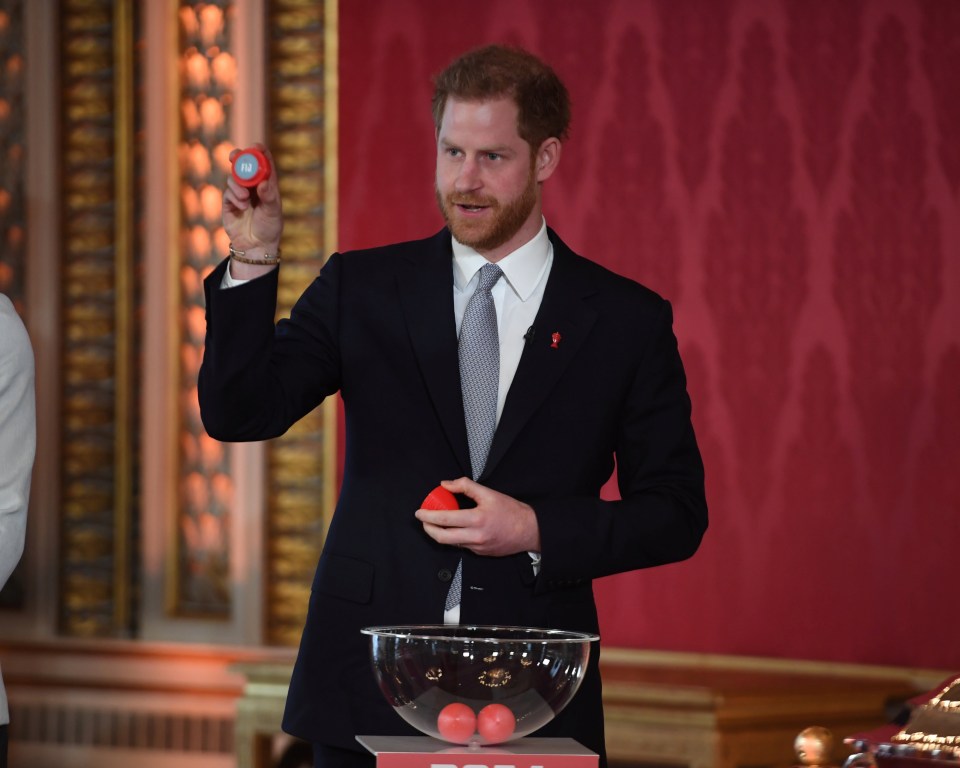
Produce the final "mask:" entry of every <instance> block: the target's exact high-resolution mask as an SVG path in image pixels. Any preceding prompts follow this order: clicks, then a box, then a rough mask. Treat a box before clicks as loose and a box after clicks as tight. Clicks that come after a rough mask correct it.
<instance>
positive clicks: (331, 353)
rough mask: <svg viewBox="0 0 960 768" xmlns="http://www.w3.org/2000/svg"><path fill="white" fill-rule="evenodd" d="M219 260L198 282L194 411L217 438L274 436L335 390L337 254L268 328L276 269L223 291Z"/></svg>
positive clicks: (273, 309)
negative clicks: (201, 326)
mask: <svg viewBox="0 0 960 768" xmlns="http://www.w3.org/2000/svg"><path fill="white" fill-rule="evenodd" d="M227 263H228V262H227V261H224V262H223V263H222V264H220V266H218V267H217V269H216V270H214V271H213V272H212V273H211V274H210V275H209V276H208V277H207V279H206V280H205V281H204V293H205V296H206V304H207V306H206V317H207V335H206V342H205V348H204V356H203V364H202V365H201V367H200V375H199V381H198V390H199V398H200V415H201V418H202V420H203V424H204V428H205V429H206V430H207V433H208V434H209V435H210V436H211V437H213V438H215V439H217V440H223V441H231V442H242V441H249V440H265V439H269V438H272V437H276V436H278V435H282V434H283V433H284V432H286V431H287V430H288V429H289V428H290V427H291V426H292V425H293V424H294V423H295V422H296V421H298V420H299V419H300V418H301V417H303V416H304V415H306V414H307V413H309V412H310V411H311V410H313V409H314V408H315V407H316V406H317V405H319V404H320V403H321V402H322V401H323V399H324V398H325V397H327V396H328V395H330V394H333V393H334V392H336V391H337V389H339V382H340V356H339V350H338V344H337V335H338V318H339V275H340V258H339V256H338V255H337V254H334V255H333V256H331V257H330V259H329V260H328V261H327V263H326V265H325V266H324V268H323V269H322V270H321V272H320V275H319V277H318V278H317V279H316V280H315V281H314V282H313V283H312V284H311V285H310V287H309V288H307V290H306V291H305V292H304V293H303V295H302V296H301V297H300V299H299V300H298V301H297V303H296V305H295V306H294V308H293V310H292V311H291V313H290V318H289V319H285V320H281V321H280V322H279V323H277V324H276V325H275V324H274V317H275V314H276V304H277V284H278V272H279V270H273V271H272V272H270V273H268V274H266V275H264V276H263V277H260V278H257V279H255V280H251V281H249V282H247V283H244V284H243V285H239V286H236V287H234V288H226V289H224V288H221V287H220V283H221V280H222V277H223V272H224V270H225V269H226V268H227Z"/></svg>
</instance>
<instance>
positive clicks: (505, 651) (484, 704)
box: [361, 624, 599, 746]
mask: <svg viewBox="0 0 960 768" xmlns="http://www.w3.org/2000/svg"><path fill="white" fill-rule="evenodd" d="M361 631H362V632H363V634H365V635H369V637H370V658H371V661H372V663H373V671H374V674H375V675H376V679H377V682H378V683H379V685H380V690H381V691H383V695H384V696H386V698H387V701H389V702H390V704H391V706H393V708H394V709H395V710H396V711H397V713H398V714H399V715H400V716H401V717H402V718H403V719H404V720H406V721H407V722H408V723H409V724H410V725H412V726H413V727H414V728H416V729H417V730H418V731H420V732H421V733H424V734H426V735H428V736H432V737H434V738H436V739H440V740H442V741H446V742H449V743H452V744H469V745H475V746H486V745H489V744H502V743H504V742H508V741H513V740H514V739H519V738H521V737H523V736H527V735H528V734H530V733H533V732H534V731H536V730H537V729H538V728H540V727H542V726H544V725H546V724H547V723H548V722H550V721H551V720H552V719H553V718H554V716H556V714H557V713H559V712H560V711H561V710H562V709H563V708H564V707H565V706H566V705H567V704H568V703H569V702H570V699H572V698H573V695H574V694H575V693H576V692H577V688H579V687H580V682H581V681H582V680H583V675H584V672H585V671H586V668H587V660H588V659H589V658H590V642H591V641H593V640H599V637H598V636H597V635H592V634H584V633H580V632H564V631H561V630H553V629H534V628H527V627H482V626H474V627H471V626H457V625H443V624H440V625H419V626H390V627H368V628H366V629H363V630H361Z"/></svg>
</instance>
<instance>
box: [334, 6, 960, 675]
mask: <svg viewBox="0 0 960 768" xmlns="http://www.w3.org/2000/svg"><path fill="white" fill-rule="evenodd" d="M340 14H341V18H340V31H341V35H340V45H341V49H340V57H341V72H340V85H341V93H340V103H341V109H340V144H341V156H340V163H341V165H340V171H341V178H340V189H341V193H340V195H341V197H340V244H341V247H343V248H353V247H359V246H366V245H372V244H379V243H383V242H389V241H394V240H398V239H407V238H414V237H420V236H423V235H425V234H428V233H431V232H433V231H435V229H437V228H439V226H440V224H441V221H440V219H439V216H438V214H437V213H436V211H435V206H434V202H433V192H432V183H433V182H432V173H433V163H434V147H433V129H432V125H431V121H430V113H429V98H430V83H429V79H430V76H431V74H432V73H434V72H436V71H437V70H438V69H440V68H442V67H443V65H444V64H446V63H447V61H448V60H449V59H450V58H451V57H452V56H454V55H455V54H456V53H458V52H459V51H461V50H463V49H465V48H467V47H472V46H474V45H478V44H481V43H485V42H491V41H506V42H512V43H519V44H522V45H524V46H526V47H528V48H530V49H531V50H533V51H535V52H537V53H539V54H541V55H543V56H544V57H545V58H546V59H548V60H549V61H551V62H552V63H553V64H554V66H555V68H556V69H557V70H558V72H559V73H560V74H561V76H562V77H564V79H565V80H566V81H567V83H568V86H569V88H570V91H571V94H572V97H573V101H574V123H573V131H572V136H571V139H570V141H569V142H568V143H567V145H566V146H565V148H564V157H563V163H562V165H561V169H560V172H559V174H558V175H557V176H554V178H553V179H551V180H550V181H549V182H548V185H547V189H546V199H547V219H548V221H549V223H550V224H551V225H552V226H553V227H554V228H556V229H557V230H558V231H559V232H560V234H561V236H562V237H563V238H564V239H565V240H566V241H567V243H568V244H570V245H571V246H572V247H573V248H574V249H575V250H578V251H579V252H581V253H583V254H585V255H587V256H590V257H591V258H593V259H595V260H597V261H599V262H601V263H603V264H606V265H607V266H609V267H611V268H613V269H615V270H617V271H619V272H621V273H623V274H626V275H629V276H631V277H634V278H636V279H637V280H640V281H641V282H643V283H646V284H647V285H649V286H651V287H652V288H654V289H656V290H658V291H659V292H661V293H662V294H663V295H665V296H667V297H668V298H670V299H671V300H672V301H673V303H674V307H675V310H676V332H677V334H678V337H679V339H680V344H681V351H682V353H683V356H684V359H685V362H686V365H687V372H688V376H689V387H690V391H691V395H692V397H693V400H694V409H695V414H694V416H695V424H696V428H697V432H698V435H699V438H700V441H701V446H702V449H703V454H704V460H705V463H706V467H707V473H708V494H709V501H710V505H711V506H710V508H711V517H712V522H711V528H710V530H709V532H708V533H707V537H706V539H705V541H704V544H703V547H702V549H701V550H700V552H699V553H698V554H697V555H696V556H695V557H694V558H693V559H692V560H690V561H689V562H686V563H682V564H678V565H673V566H668V567H664V568H660V569H655V570H651V571H644V572H637V573H631V574H625V575H622V576H617V577H614V578H610V579H605V580H604V581H602V582H600V583H598V585H597V593H598V598H599V602H600V606H601V612H602V615H601V620H602V631H603V635H604V640H605V642H606V644H607V645H619V646H632V647H642V648H657V649H671V650H683V651H702V652H708V653H735V654H757V655H766V656H785V657H795V658H812V659H822V660H838V661H856V662H865V663H890V664H898V665H915V666H929V667H936V668H945V669H951V670H953V669H957V670H960V642H958V636H960V611H958V610H957V607H956V599H955V596H956V590H957V585H958V584H960V581H958V579H957V577H956V573H957V566H958V559H957V551H958V546H960V396H958V395H960V309H958V306H960V88H958V83H960V2H956V1H954V0H781V1H780V2H777V1H776V0H737V1H734V0H730V1H728V0H589V1H588V0H543V1H542V2H539V1H537V2H534V1H533V0H530V1H528V2H522V1H521V0H487V2H484V3H482V4H477V3H465V2H452V1H451V0H344V1H343V2H341V7H340ZM624 331H625V333H629V329H624Z"/></svg>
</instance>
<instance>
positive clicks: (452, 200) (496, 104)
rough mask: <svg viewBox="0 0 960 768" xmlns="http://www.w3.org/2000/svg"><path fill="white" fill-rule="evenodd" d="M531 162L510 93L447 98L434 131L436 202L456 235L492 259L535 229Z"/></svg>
mask: <svg viewBox="0 0 960 768" xmlns="http://www.w3.org/2000/svg"><path fill="white" fill-rule="evenodd" d="M535 168H536V165H535V158H534V157H533V154H532V152H531V149H530V145H529V144H527V142H526V141H524V140H523V139H522V138H520V135H519V134H518V133H517V105H516V104H515V103H514V101H513V99H511V98H509V97H503V98H499V99H493V100H489V101H460V100H457V99H454V98H450V99H448V100H447V104H446V108H445V109H444V111H443V121H442V122H441V124H440V130H439V131H438V132H437V179H436V186H437V202H438V203H439V205H440V211H441V213H443V217H444V218H445V219H446V221H447V226H448V227H449V228H450V231H451V232H452V233H453V236H454V237H455V238H456V239H457V240H459V241H460V242H461V243H464V244H465V245H469V246H471V247H472V248H474V249H476V250H477V251H479V252H480V253H482V254H483V255H484V256H486V257H487V259H489V260H490V261H497V260H499V259H501V258H503V257H504V256H506V255H507V254H509V253H510V252H511V251H513V250H515V249H516V248H518V247H519V246H521V245H523V244H524V243H525V242H527V241H528V240H530V239H531V238H532V237H533V236H534V235H536V233H537V232H538V231H539V230H540V224H541V212H540V187H539V183H538V178H537V173H536V170H535Z"/></svg>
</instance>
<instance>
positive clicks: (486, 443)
mask: <svg viewBox="0 0 960 768" xmlns="http://www.w3.org/2000/svg"><path fill="white" fill-rule="evenodd" d="M502 276H503V270H501V269H500V267H498V266H497V265H496V264H484V266H483V268H482V269H481V270H480V283H479V284H478V285H477V290H476V291H474V293H473V296H471V297H470V301H469V302H467V309H466V311H465V312H464V313H463V322H462V323H461V324H460V390H461V391H462V393H463V416H464V419H465V420H466V424H467V442H468V443H469V444H470V472H471V474H472V476H473V479H474V480H476V479H477V478H478V477H480V474H481V473H482V472H483V467H484V465H485V464H486V463H487V453H489V451H490V443H492V442H493V432H494V430H495V429H496V426H497V392H498V389H499V387H500V336H499V334H498V333H497V310H496V307H494V305H493V297H492V296H491V295H490V289H491V288H493V286H494V285H496V282H497V280H499V279H500V278H501V277H502ZM462 584H463V560H461V561H460V562H459V563H458V564H457V572H456V573H455V574H454V576H453V581H451V582H450V590H449V591H448V592H447V602H446V604H445V605H444V610H445V611H449V610H450V609H451V608H453V607H454V606H456V605H459V604H460V590H461V587H462Z"/></svg>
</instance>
